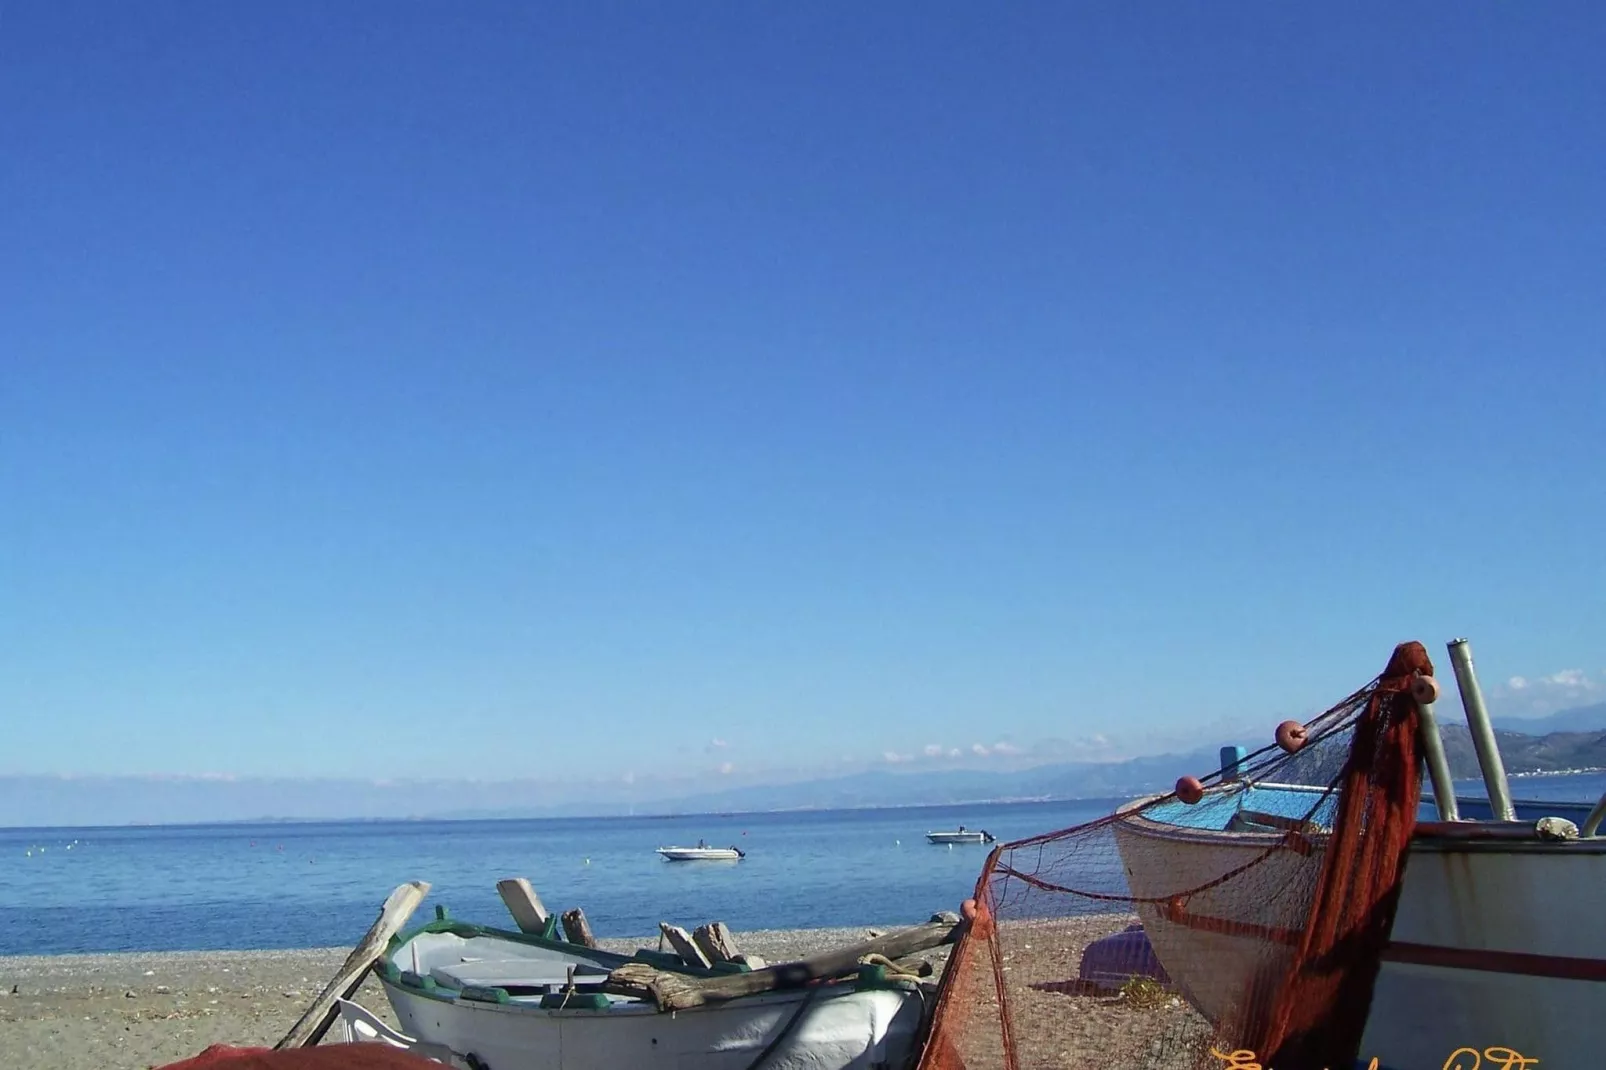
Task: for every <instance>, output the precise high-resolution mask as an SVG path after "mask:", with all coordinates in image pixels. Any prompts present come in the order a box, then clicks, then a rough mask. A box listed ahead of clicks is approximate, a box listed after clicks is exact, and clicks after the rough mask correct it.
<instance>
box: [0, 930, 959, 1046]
mask: <svg viewBox="0 0 1606 1070" xmlns="http://www.w3.org/2000/svg"><path fill="white" fill-rule="evenodd" d="M899 927H900V926H892V925H887V926H878V928H879V929H880V930H881V931H883V932H890V931H892V930H893V929H896V928H899ZM864 938H865V930H864V929H862V928H854V929H808V930H801V931H773V932H749V933H738V934H737V937H736V939H737V942H738V944H739V945H740V947H741V949H742V950H743V951H744V952H747V953H749V954H757V955H762V956H763V957H764V958H765V959H767V960H768V961H770V962H782V961H786V960H788V959H795V958H801V957H803V956H806V955H810V954H813V953H815V952H818V951H823V950H826V949H828V948H833V947H840V946H842V945H844V944H851V943H855V942H857V941H859V940H862V939H864ZM600 942H601V943H602V945H603V946H604V947H607V948H609V949H610V950H615V951H624V952H629V951H633V950H635V949H636V948H638V947H656V946H657V945H658V938H657V937H656V936H655V937H652V938H644V939H639V940H601V941H600ZM348 951H349V949H348V948H323V949H315V950H308V951H172V952H160V953H136V954H114V955H46V956H28V957H13V958H4V957H0V1070H33V1068H35V1067H38V1068H41V1070H44V1068H49V1070H147V1068H149V1067H152V1066H162V1065H164V1064H166V1063H170V1062H176V1061H177V1060H180V1059H184V1058H188V1057H189V1056H191V1055H194V1054H196V1053H198V1052H200V1051H201V1050H202V1049H203V1048H206V1047H208V1046H209V1045H212V1044H235V1045H240V1046H271V1045H272V1044H274V1043H275V1042H277V1041H278V1039H279V1038H280V1037H282V1036H283V1035H284V1034H285V1033H286V1032H287V1031H288V1030H289V1028H290V1026H291V1025H293V1024H294V1023H295V1021H296V1019H297V1018H299V1017H300V1016H301V1014H302V1012H303V1011H304V1010H306V1008H307V1006H308V1004H310V1003H311V1001H312V1000H313V998H314V997H315V996H317V994H318V992H319V991H320V990H322V988H323V986H324V984H325V983H327V981H328V980H329V978H330V977H331V976H333V975H334V972H335V970H336V969H338V968H339V966H340V964H341V962H343V961H344V960H345V957H346V955H347V953H348ZM946 954H947V949H946V948H942V949H938V950H937V951H934V952H930V953H927V954H925V955H922V956H919V958H923V959H926V960H928V961H930V962H932V963H933V964H934V965H936V966H939V967H940V966H941V963H942V962H943V960H944V959H945V958H946ZM357 1002H358V1003H361V1004H362V1005H363V1006H364V1007H367V1008H368V1009H369V1010H371V1011H373V1012H374V1013H375V1014H377V1015H379V1016H380V1017H381V1018H383V1019H384V1020H385V1021H387V1022H389V1023H390V1024H391V1025H395V1024H396V1020H395V1017H394V1015H393V1014H392V1013H391V1010H390V1004H389V1002H388V1001H387V1000H386V999H385V995H384V992H383V990H382V989H381V988H380V987H379V984H378V982H376V981H374V980H373V979H372V978H370V979H369V980H368V981H367V982H366V983H365V984H364V986H363V988H362V990H361V991H360V992H358V994H357ZM333 1039H334V1038H333V1037H332V1036H331V1037H329V1038H327V1039H326V1041H325V1043H329V1042H332V1041H333Z"/></svg>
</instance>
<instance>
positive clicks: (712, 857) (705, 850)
mask: <svg viewBox="0 0 1606 1070" xmlns="http://www.w3.org/2000/svg"><path fill="white" fill-rule="evenodd" d="M658 853H659V854H660V855H662V856H663V858H664V861H666V862H737V861H740V860H741V859H743V858H746V857H747V852H746V851H743V850H741V849H740V848H738V847H703V846H698V847H660V848H658Z"/></svg>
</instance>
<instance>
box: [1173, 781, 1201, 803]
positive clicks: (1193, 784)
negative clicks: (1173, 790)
mask: <svg viewBox="0 0 1606 1070" xmlns="http://www.w3.org/2000/svg"><path fill="white" fill-rule="evenodd" d="M1177 798H1179V799H1181V800H1182V801H1183V802H1185V803H1187V804H1188V805H1189V806H1192V805H1193V804H1194V803H1196V802H1198V801H1199V800H1200V799H1202V798H1204V784H1202V783H1201V782H1200V780H1199V778H1198V777H1196V776H1184V777H1178V778H1177Z"/></svg>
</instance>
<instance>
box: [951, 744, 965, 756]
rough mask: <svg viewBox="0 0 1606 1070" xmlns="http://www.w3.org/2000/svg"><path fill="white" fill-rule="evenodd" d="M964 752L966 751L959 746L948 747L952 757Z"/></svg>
mask: <svg viewBox="0 0 1606 1070" xmlns="http://www.w3.org/2000/svg"><path fill="white" fill-rule="evenodd" d="M962 753H964V752H963V751H961V750H960V749H959V748H958V747H949V748H948V757H950V758H957V757H959V756H960V754H962Z"/></svg>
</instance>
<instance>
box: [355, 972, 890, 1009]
mask: <svg viewBox="0 0 1606 1070" xmlns="http://www.w3.org/2000/svg"><path fill="white" fill-rule="evenodd" d="M666 972H667V971H666ZM377 976H378V977H379V983H380V987H381V988H383V989H385V995H386V998H387V999H388V998H390V990H391V989H396V990H398V991H400V992H401V993H402V994H404V995H407V996H416V997H418V998H419V999H429V1000H434V1001H435V1002H436V1003H445V1004H449V1005H451V1006H453V1007H463V1008H466V1009H468V1010H472V1011H504V1012H508V1013H512V1014H536V1015H541V1016H551V1017H563V1018H605V1017H618V1016H619V1015H639V1016H654V1015H669V1016H673V1015H677V1014H696V1013H699V1012H702V1011H717V1010H721V1009H726V1008H729V1007H731V1006H732V1005H737V1006H745V1007H755V1006H768V1005H770V1004H786V1003H796V1002H798V1001H799V1000H802V999H806V998H808V997H809V996H810V995H813V996H814V998H815V999H816V1000H822V999H838V998H841V997H842V996H851V995H857V994H859V993H860V992H862V991H888V990H887V989H869V990H866V989H860V988H858V987H857V986H855V985H854V983H853V982H851V981H848V982H842V981H837V982H833V983H830V984H824V985H816V986H810V987H808V988H787V989H778V990H775V991H771V992H756V993H754V994H753V995H751V996H742V997H741V998H740V999H735V1000H721V1001H718V1002H714V1003H703V1004H699V1005H698V1006H696V1007H688V1008H685V1009H684V1010H675V1011H661V1010H659V1009H658V1008H657V1006H656V1005H654V1004H653V1003H652V1002H651V1001H650V1000H644V999H631V998H625V999H621V1000H619V1001H618V1002H616V1003H612V1004H611V1005H610V1006H608V1007H606V1008H602V1009H598V1008H595V1007H543V1006H541V1005H540V1003H539V1002H529V1001H526V1000H523V999H518V998H516V997H515V998H513V999H510V1000H509V1001H508V1002H507V1003H492V1002H490V1001H489V1000H479V999H464V998H462V997H463V990H462V989H460V988H448V987H446V986H445V985H440V986H438V987H437V988H435V989H434V990H431V989H427V988H422V987H419V986H417V985H410V984H408V983H407V982H406V981H404V980H392V979H390V978H389V977H386V976H384V975H383V974H379V975H377ZM716 976H717V975H716ZM910 991H911V992H912V991H913V990H912V989H911V990H910ZM392 1007H393V1008H394V1004H392Z"/></svg>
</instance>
